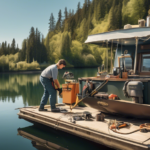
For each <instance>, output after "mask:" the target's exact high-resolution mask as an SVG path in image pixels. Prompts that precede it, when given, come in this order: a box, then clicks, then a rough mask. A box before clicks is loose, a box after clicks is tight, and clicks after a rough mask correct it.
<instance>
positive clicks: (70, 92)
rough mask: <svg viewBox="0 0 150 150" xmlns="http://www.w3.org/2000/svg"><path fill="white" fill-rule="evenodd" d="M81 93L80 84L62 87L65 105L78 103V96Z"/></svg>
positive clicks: (69, 84)
mask: <svg viewBox="0 0 150 150" xmlns="http://www.w3.org/2000/svg"><path fill="white" fill-rule="evenodd" d="M78 93H79V83H68V84H63V85H62V97H63V103H65V104H73V103H75V102H76V96H77V94H78Z"/></svg>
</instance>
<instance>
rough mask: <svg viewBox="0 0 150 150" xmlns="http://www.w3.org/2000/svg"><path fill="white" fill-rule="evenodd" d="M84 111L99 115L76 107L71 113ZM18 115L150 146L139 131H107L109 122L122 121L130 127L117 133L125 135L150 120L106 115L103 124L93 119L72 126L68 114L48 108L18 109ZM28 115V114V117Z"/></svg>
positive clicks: (92, 110)
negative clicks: (44, 110) (54, 111)
mask: <svg viewBox="0 0 150 150" xmlns="http://www.w3.org/2000/svg"><path fill="white" fill-rule="evenodd" d="M47 108H48V106H47ZM61 108H64V109H67V110H68V112H69V111H70V110H69V106H62V107H61ZM84 111H89V112H90V113H92V116H93V117H95V116H96V114H98V113H99V112H98V111H97V110H96V109H93V108H89V107H76V108H75V109H73V110H72V112H74V113H82V112H84ZM20 113H24V114H26V117H30V119H32V117H34V118H36V119H39V121H40V122H41V123H42V122H43V124H46V121H48V120H49V119H50V120H51V122H53V123H54V124H56V122H57V124H59V123H60V122H61V123H64V124H65V123H66V124H67V126H70V127H72V128H77V127H79V128H81V130H83V129H85V130H89V131H90V132H91V134H92V132H93V133H94V132H95V133H101V134H105V135H109V136H113V137H116V138H120V139H122V140H124V141H126V142H133V143H136V144H140V145H143V146H144V145H145V146H146V145H150V134H149V133H141V132H140V131H138V132H135V133H132V134H128V135H123V134H118V133H114V132H112V131H110V130H109V129H108V123H109V121H110V120H116V121H124V122H129V123H131V124H132V125H131V127H130V128H129V129H127V128H123V129H120V130H119V132H123V133H127V132H131V131H133V130H136V129H138V128H139V125H140V124H143V123H150V120H137V119H127V118H121V117H117V116H108V115H106V117H105V121H104V122H100V121H96V120H95V119H93V120H90V121H85V120H83V121H76V123H75V124H74V123H71V122H70V121H69V118H70V117H71V115H70V114H64V113H53V112H51V111H50V108H48V111H47V112H41V111H38V109H37V107H34V108H22V109H20ZM28 114H30V116H29V115H28ZM20 116H21V115H20ZM38 117H40V118H38ZM22 118H23V115H22ZM42 119H43V121H42ZM51 125H52V123H51ZM52 126H53V125H52Z"/></svg>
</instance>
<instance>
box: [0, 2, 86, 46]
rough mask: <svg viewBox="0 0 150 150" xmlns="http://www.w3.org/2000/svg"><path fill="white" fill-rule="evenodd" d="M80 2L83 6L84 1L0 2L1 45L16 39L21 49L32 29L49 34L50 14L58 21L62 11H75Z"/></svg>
mask: <svg viewBox="0 0 150 150" xmlns="http://www.w3.org/2000/svg"><path fill="white" fill-rule="evenodd" d="M78 2H80V3H81V6H83V3H84V0H1V1H0V6H1V8H0V43H2V42H4V41H7V43H10V44H11V42H12V39H13V38H15V40H16V43H18V46H19V48H21V45H22V41H23V39H25V38H27V37H28V36H29V31H30V29H31V27H32V26H33V27H34V28H38V30H39V31H40V32H41V33H42V34H43V35H44V37H45V36H46V35H47V33H48V26H49V24H48V23H49V18H50V14H51V13H53V14H54V17H55V20H56V21H57V18H58V12H59V10H60V9H61V10H62V13H63V15H64V9H65V7H67V9H68V10H69V9H74V11H75V12H76V9H77V4H78Z"/></svg>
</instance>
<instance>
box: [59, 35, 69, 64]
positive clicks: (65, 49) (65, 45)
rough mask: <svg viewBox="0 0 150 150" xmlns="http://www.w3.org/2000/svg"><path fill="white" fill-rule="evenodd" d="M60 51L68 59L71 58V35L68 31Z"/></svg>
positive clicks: (63, 37)
mask: <svg viewBox="0 0 150 150" xmlns="http://www.w3.org/2000/svg"><path fill="white" fill-rule="evenodd" d="M60 53H61V55H62V56H63V58H65V59H66V60H67V61H70V58H71V36H70V35H69V33H68V32H65V33H64V34H63V36H62V42H61V46H60Z"/></svg>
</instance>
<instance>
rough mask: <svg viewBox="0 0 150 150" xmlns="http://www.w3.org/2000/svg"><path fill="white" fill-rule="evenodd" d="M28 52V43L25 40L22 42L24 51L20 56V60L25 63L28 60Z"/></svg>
mask: <svg viewBox="0 0 150 150" xmlns="http://www.w3.org/2000/svg"><path fill="white" fill-rule="evenodd" d="M26 50H27V41H26V39H24V40H23V42H22V51H21V54H20V60H21V61H25V60H26Z"/></svg>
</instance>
